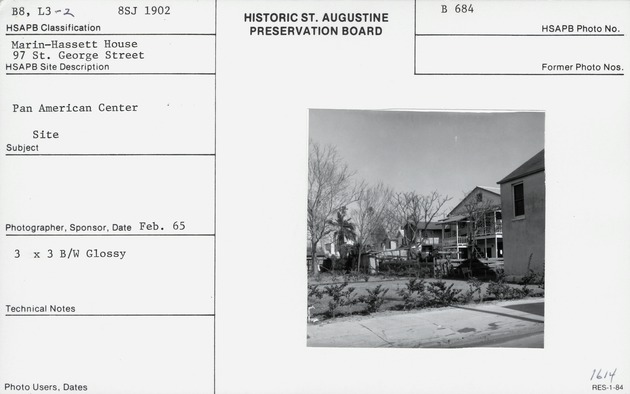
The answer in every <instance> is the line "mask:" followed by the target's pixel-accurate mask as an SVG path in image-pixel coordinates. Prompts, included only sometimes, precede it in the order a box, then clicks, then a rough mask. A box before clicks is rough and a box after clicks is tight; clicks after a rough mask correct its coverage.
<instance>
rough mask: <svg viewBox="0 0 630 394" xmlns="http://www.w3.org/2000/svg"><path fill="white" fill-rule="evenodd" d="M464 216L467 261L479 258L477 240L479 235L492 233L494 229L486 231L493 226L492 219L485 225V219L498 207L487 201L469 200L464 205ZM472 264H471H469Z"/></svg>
mask: <svg viewBox="0 0 630 394" xmlns="http://www.w3.org/2000/svg"><path fill="white" fill-rule="evenodd" d="M463 208H464V212H463V213H464V214H465V215H466V217H467V221H466V232H467V244H468V256H469V259H471V260H472V259H473V258H479V257H481V253H480V252H479V248H478V247H477V238H478V236H479V235H480V234H485V233H488V232H489V231H491V232H494V227H493V228H492V229H488V228H487V227H488V225H489V224H491V225H492V226H494V222H495V220H494V217H492V218H491V223H487V222H488V220H487V217H488V215H489V214H494V211H495V210H496V209H498V208H499V206H498V205H497V204H496V203H494V202H493V201H491V200H488V199H477V198H470V199H469V200H468V201H467V202H466V203H465V204H464V205H463ZM471 264H472V263H471Z"/></svg>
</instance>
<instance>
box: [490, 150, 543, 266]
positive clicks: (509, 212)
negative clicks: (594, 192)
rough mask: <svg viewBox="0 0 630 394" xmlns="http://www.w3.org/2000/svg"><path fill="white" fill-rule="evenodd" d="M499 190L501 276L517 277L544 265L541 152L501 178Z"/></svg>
mask: <svg viewBox="0 0 630 394" xmlns="http://www.w3.org/2000/svg"><path fill="white" fill-rule="evenodd" d="M497 183H498V184H499V185H500V186H501V206H502V212H503V248H504V263H505V274H506V275H507V276H516V277H520V276H523V275H526V274H528V273H529V270H530V269H531V270H533V271H534V272H537V273H542V272H543V269H544V263H545V150H544V149H543V150H542V151H540V152H539V153H537V154H536V155H535V156H534V157H532V158H531V159H529V160H527V161H526V162H525V163H523V164H522V165H521V166H520V167H518V168H517V169H515V170H514V171H512V172H511V173H510V174H508V175H507V176H506V177H505V178H503V179H501V180H500V181H499V182H497Z"/></svg>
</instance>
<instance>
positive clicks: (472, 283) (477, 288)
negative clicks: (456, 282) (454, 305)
mask: <svg viewBox="0 0 630 394" xmlns="http://www.w3.org/2000/svg"><path fill="white" fill-rule="evenodd" d="M481 286H483V282H482V281H480V280H479V279H477V278H475V277H472V278H470V279H468V290H466V293H464V302H466V303H469V302H472V300H473V299H474V297H475V293H478V294H479V302H483V293H482V292H481Z"/></svg>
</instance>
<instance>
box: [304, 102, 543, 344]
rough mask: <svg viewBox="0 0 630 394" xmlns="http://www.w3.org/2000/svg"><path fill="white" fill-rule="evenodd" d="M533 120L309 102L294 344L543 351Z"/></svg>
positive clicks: (537, 133)
mask: <svg viewBox="0 0 630 394" xmlns="http://www.w3.org/2000/svg"><path fill="white" fill-rule="evenodd" d="M544 129H545V113H544V112H542V111H419V110H418V111H416V110H332V109H331V110H325V109H312V110H310V111H309V148H308V149H309V151H308V201H307V245H306V246H307V247H306V251H307V253H306V270H307V272H308V305H307V345H308V346H309V347H368V348H372V347H373V348H376V347H395V348H396V347H397V348H417V347H425V348H462V347H506V348H543V347H544V301H545V151H544ZM551 264H553V262H551Z"/></svg>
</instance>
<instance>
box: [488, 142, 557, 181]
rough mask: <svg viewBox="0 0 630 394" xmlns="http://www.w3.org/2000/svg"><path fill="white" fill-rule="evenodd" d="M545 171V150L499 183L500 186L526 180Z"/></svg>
mask: <svg viewBox="0 0 630 394" xmlns="http://www.w3.org/2000/svg"><path fill="white" fill-rule="evenodd" d="M541 171H545V150H544V149H543V150H541V151H540V152H538V153H536V154H535V155H534V157H532V158H531V159H529V160H527V161H526V162H525V163H523V164H521V166H520V167H518V168H517V169H516V170H514V171H512V172H510V173H509V174H508V176H506V177H505V178H503V179H501V180H500V181H499V182H497V183H498V184H499V185H500V184H502V183H507V182H510V181H513V180H515V179H519V178H524V177H526V176H528V175H532V174H535V173H537V172H541Z"/></svg>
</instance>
